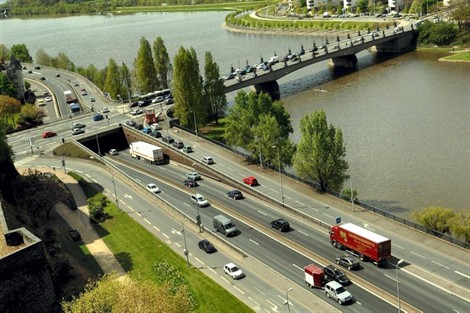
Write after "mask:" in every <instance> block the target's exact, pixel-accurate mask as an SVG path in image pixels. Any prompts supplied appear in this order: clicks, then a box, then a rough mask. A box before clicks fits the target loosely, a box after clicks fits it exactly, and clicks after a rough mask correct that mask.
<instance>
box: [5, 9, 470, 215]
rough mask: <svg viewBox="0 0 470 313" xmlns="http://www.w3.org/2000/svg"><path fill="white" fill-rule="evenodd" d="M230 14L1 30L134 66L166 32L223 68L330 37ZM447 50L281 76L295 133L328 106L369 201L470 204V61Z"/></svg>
mask: <svg viewBox="0 0 470 313" xmlns="http://www.w3.org/2000/svg"><path fill="white" fill-rule="evenodd" d="M226 14H227V13H226V12H197V13H148V14H136V15H125V16H114V17H104V16H78V17H64V18H46V19H26V20H21V19H9V20H1V21H0V35H1V43H3V44H6V45H7V46H11V45H13V44H19V43H24V44H26V46H27V47H28V49H29V51H30V54H31V55H32V56H33V58H34V56H35V53H36V51H37V50H38V49H40V48H42V49H44V50H45V51H46V52H47V53H49V54H50V55H52V56H55V55H57V53H58V52H64V53H66V54H67V55H68V56H69V57H70V58H71V60H72V61H73V62H74V63H75V64H76V65H78V66H87V65H88V64H94V65H95V66H97V67H98V68H102V67H104V66H105V65H106V64H107V62H108V60H109V59H110V58H113V59H115V60H116V61H117V62H118V63H120V62H125V63H126V64H128V65H129V66H132V63H133V60H134V58H135V56H136V54H137V50H138V47H139V41H140V39H141V38H142V37H145V38H147V39H148V40H149V42H150V43H151V44H152V42H153V40H154V39H155V38H156V37H157V36H161V37H162V38H163V40H164V41H165V45H166V46H167V49H168V52H169V54H170V56H171V57H173V56H174V54H175V53H176V52H177V51H178V49H179V48H180V47H181V46H183V47H185V48H189V47H193V48H194V49H195V50H196V52H197V54H198V57H199V60H200V62H201V65H203V62H204V53H205V51H211V52H212V55H213V57H214V59H215V61H216V62H217V63H218V64H219V67H220V69H221V74H224V73H226V72H228V71H229V69H230V67H231V66H233V67H239V66H240V67H242V66H244V64H245V63H246V62H247V61H248V62H249V63H250V64H253V63H258V62H259V59H260V57H263V58H264V59H268V58H269V57H271V56H272V55H273V54H274V53H276V54H278V55H281V54H283V53H285V52H286V51H287V50H288V49H289V48H290V49H292V51H298V50H300V46H301V45H302V44H303V45H304V46H305V47H306V48H309V47H310V46H311V45H312V44H313V42H314V41H315V42H316V43H317V44H319V43H322V42H324V41H325V37H313V36H296V35H262V34H244V33H233V32H230V31H227V30H225V29H223V28H222V27H221V24H222V23H223V21H224V17H225V15H226ZM333 38H335V36H331V37H330V38H329V39H330V41H331V40H332V39H333ZM441 56H443V54H442V53H435V52H419V51H414V52H410V53H406V54H403V55H400V56H397V57H394V58H389V59H381V58H379V57H377V55H376V54H375V53H374V52H373V51H363V52H361V53H359V54H358V59H359V70H358V71H355V72H352V73H348V74H347V75H345V74H342V73H338V72H336V71H335V70H334V69H333V68H331V67H330V66H329V65H328V63H327V62H321V63H317V64H314V65H312V66H310V67H308V68H304V69H302V70H300V71H298V72H296V73H293V74H291V75H288V76H286V77H284V78H282V79H281V80H279V84H280V89H281V97H282V101H283V103H284V105H285V107H286V109H287V110H288V112H289V113H290V114H291V117H292V124H293V127H294V134H293V136H292V138H293V140H294V141H297V140H298V139H299V136H300V133H299V122H300V119H301V118H302V116H304V115H305V114H309V113H311V112H312V111H313V110H318V109H323V110H325V112H326V114H327V118H328V122H329V123H332V124H333V125H335V126H337V127H340V128H341V129H342V131H343V134H344V139H345V142H346V145H347V160H348V162H349V165H350V174H351V177H352V185H353V188H354V189H357V190H358V197H359V198H360V199H361V200H362V201H365V202H367V203H369V204H371V205H374V206H377V207H380V208H383V209H386V210H387V211H389V212H393V213H395V214H397V215H400V216H404V217H409V215H410V212H411V211H412V210H414V209H419V208H423V207H427V206H443V207H450V208H454V209H457V210H463V209H469V203H470V157H469V153H470V91H469V86H470V75H469V73H470V64H461V63H460V64H459V63H447V62H439V61H438V59H439V57H441ZM228 96H229V99H232V98H233V94H232V95H228ZM349 185H350V182H346V186H349Z"/></svg>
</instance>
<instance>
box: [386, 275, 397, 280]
mask: <svg viewBox="0 0 470 313" xmlns="http://www.w3.org/2000/svg"><path fill="white" fill-rule="evenodd" d="M384 275H385V277H388V278H390V279H391V280H393V281H397V279H396V278H395V277H392V276H390V275H387V274H384Z"/></svg>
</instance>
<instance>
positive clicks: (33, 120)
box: [17, 104, 46, 128]
mask: <svg viewBox="0 0 470 313" xmlns="http://www.w3.org/2000/svg"><path fill="white" fill-rule="evenodd" d="M45 116H46V114H45V112H44V111H43V110H42V109H40V108H36V107H35V106H34V105H32V104H25V105H23V106H22V107H21V111H20V116H19V118H18V121H17V124H18V126H20V127H21V128H29V127H34V126H37V125H41V124H42V123H43V118H44V117H45Z"/></svg>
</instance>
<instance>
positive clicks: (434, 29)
mask: <svg viewBox="0 0 470 313" xmlns="http://www.w3.org/2000/svg"><path fill="white" fill-rule="evenodd" d="M418 33H419V34H418V43H420V44H435V45H439V46H443V45H449V44H451V43H452V42H453V41H454V39H455V38H456V37H457V33H458V30H457V28H456V27H455V26H454V25H453V24H448V23H431V22H429V21H427V20H426V21H424V22H423V23H421V24H420V25H419V26H418Z"/></svg>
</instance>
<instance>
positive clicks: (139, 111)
mask: <svg viewBox="0 0 470 313" xmlns="http://www.w3.org/2000/svg"><path fill="white" fill-rule="evenodd" d="M142 113H144V111H142V110H141V109H135V110H132V111H131V114H132V115H139V114H142Z"/></svg>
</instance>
